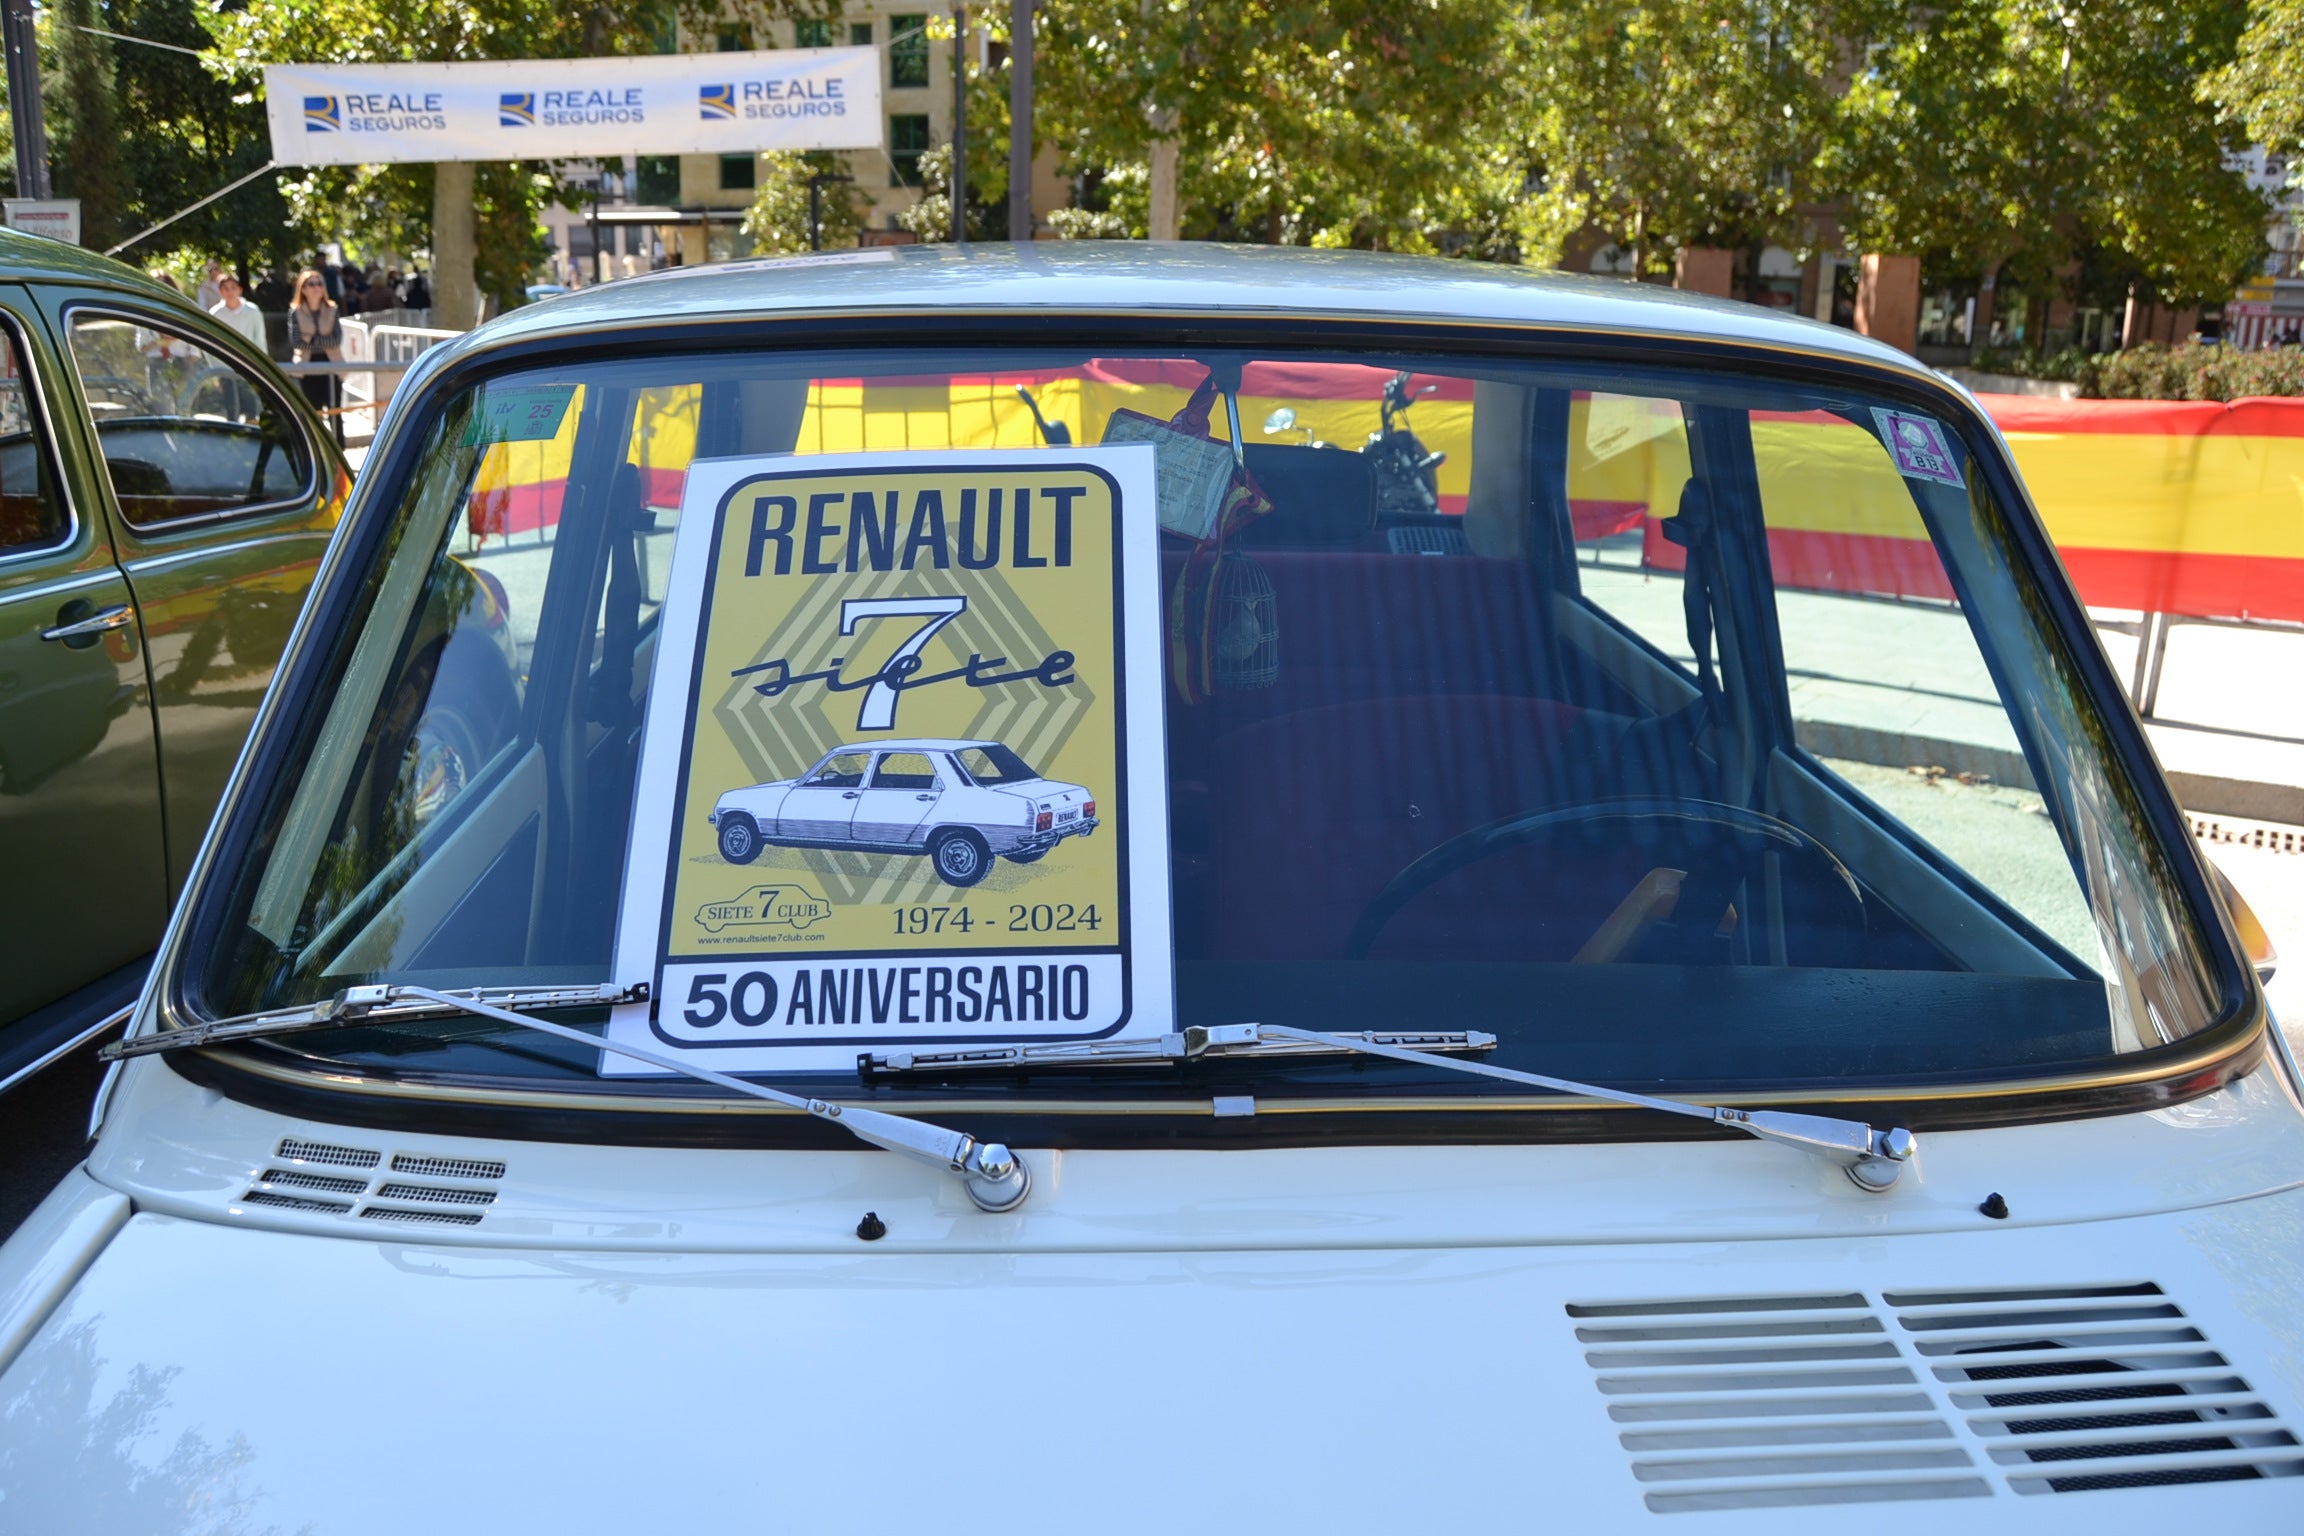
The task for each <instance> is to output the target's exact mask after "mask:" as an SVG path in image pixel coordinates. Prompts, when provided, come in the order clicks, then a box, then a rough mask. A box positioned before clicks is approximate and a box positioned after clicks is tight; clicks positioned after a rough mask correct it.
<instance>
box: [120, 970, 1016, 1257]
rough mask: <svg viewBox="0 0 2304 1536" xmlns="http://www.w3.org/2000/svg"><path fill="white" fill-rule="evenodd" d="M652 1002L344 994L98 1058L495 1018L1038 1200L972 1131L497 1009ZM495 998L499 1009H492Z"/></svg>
mask: <svg viewBox="0 0 2304 1536" xmlns="http://www.w3.org/2000/svg"><path fill="white" fill-rule="evenodd" d="M646 996H647V993H646V991H645V990H643V989H640V988H621V987H614V986H603V987H570V988H558V989H554V988H537V989H527V990H518V991H512V990H506V991H499V992H495V993H488V994H482V993H478V992H474V993H456V992H435V991H434V990H432V989H431V988H430V987H407V986H365V987H346V988H345V989H344V990H343V991H341V992H339V993H337V994H336V995H335V996H334V997H331V998H328V999H326V1000H324V1001H322V1002H320V1003H318V1004H315V1005H314V1006H312V1007H310V1008H303V1009H294V1010H287V1011H283V1012H278V1013H268V1014H254V1015H250V1016H248V1017H245V1018H238V1019H219V1020H217V1021H215V1022H213V1023H209V1024H194V1025H188V1026H186V1027H185V1028H182V1029H172V1030H164V1031H162V1032H160V1033H157V1034H150V1035H138V1036H137V1037H135V1038H134V1039H131V1040H121V1041H117V1042H115V1043H114V1044H112V1045H109V1046H106V1047H105V1048H104V1050H103V1051H102V1052H100V1053H99V1054H100V1055H102V1056H104V1057H105V1058H107V1059H110V1060H118V1059H119V1058H121V1057H123V1056H143V1055H149V1054H151V1053H153V1052H156V1051H173V1050H189V1049H191V1048H192V1047H194V1046H200V1045H218V1044H223V1043H226V1042H229V1041H234V1040H252V1039H262V1038H267V1037H270V1036H274V1035H283V1034H293V1033H296V1032H298V1031H300V1030H306V1029H325V1028H341V1027H343V1026H344V1025H346V1024H353V1023H395V1022H404V1021H407V1020H411V1019H416V1018H423V1017H436V1016H438V1015H441V1014H449V1013H466V1014H471V1015H473V1016H474V1017H476V1018H483V1019H492V1020H494V1021H495V1022H497V1023H499V1024H511V1025H515V1026H517V1027H519V1028H521V1029H532V1030H535V1031H537V1032H538V1033H540V1034H547V1035H553V1036H556V1037H558V1038H559V1039H562V1040H570V1041H574V1042H575V1043H576V1044H578V1045H584V1046H591V1047H594V1048H596V1049H599V1050H604V1051H614V1052H615V1053H616V1054H617V1055H619V1056H629V1057H631V1058H632V1059H633V1060H634V1061H644V1062H646V1063H648V1065H650V1066H652V1067H662V1068H663V1069H664V1070H665V1071H667V1072H678V1073H681V1074H683V1075H684V1076H688V1077H693V1078H695V1079H697V1080H698V1081H699V1082H706V1083H710V1084H712V1085H713V1086H714V1087H716V1088H724V1089H726V1090H727V1091H728V1092H730V1093H738V1094H743V1095H745V1096H747V1097H749V1098H755V1099H765V1100H767V1101H768V1102H769V1103H771V1104H781V1105H783V1106H784V1107H785V1108H786V1109H796V1110H799V1111H801V1112H803V1113H805V1114H809V1115H813V1116H815V1117H816V1118H817V1119H819V1120H829V1121H830V1122H832V1123H833V1124H834V1125H837V1126H839V1127H840V1128H841V1129H843V1130H845V1131H846V1132H848V1134H849V1135H851V1136H854V1137H856V1138H857V1139H858V1140H860V1141H867V1142H870V1143H871V1144H872V1145H873V1146H876V1147H881V1148H884V1149H886V1150H887V1151H890V1152H896V1153H900V1154H902V1155H903V1156H905V1157H909V1158H911V1159H912V1160H914V1161H915V1162H921V1163H926V1164H928V1165H930V1166H931V1167H935V1168H940V1169H942V1170H943V1171H945V1172H946V1173H949V1174H951V1175H952V1176H953V1177H954V1178H957V1179H958V1180H960V1182H961V1184H962V1186H963V1187H965V1188H966V1189H967V1191H968V1198H969V1199H971V1200H973V1201H975V1202H976V1204H977V1206H978V1208H980V1209H982V1210H987V1211H1012V1210H1014V1209H1015V1208H1016V1207H1018V1206H1019V1205H1022V1204H1023V1203H1024V1199H1025V1197H1026V1196H1027V1195H1029V1194H1031V1193H1032V1170H1031V1169H1029V1168H1027V1167H1025V1165H1024V1160H1023V1159H1022V1158H1020V1157H1018V1156H1016V1154H1015V1153H1013V1152H1011V1151H1009V1150H1008V1148H1006V1147H1004V1146H1002V1145H1001V1144H1000V1143H998V1142H979V1141H978V1140H977V1139H976V1138H975V1137H973V1136H971V1135H969V1134H967V1133H966V1132H965V1131H951V1130H946V1129H945V1128H944V1127H943V1126H940V1125H931V1124H929V1123H928V1122H927V1121H925V1120H915V1119H913V1118H911V1117H910V1116H908V1115H892V1114H889V1113H887V1112H886V1111H884V1110H877V1109H864V1108H861V1107H859V1106H856V1105H848V1104H835V1103H833V1102H831V1101H830V1100H829V1099H817V1098H809V1097H806V1096H804V1095H801V1094H797V1093H785V1092H784V1091H782V1090H781V1089H777V1088H770V1087H767V1086H766V1085H764V1084H761V1083H748V1082H746V1081H744V1080H743V1079H742V1078H739V1077H730V1076H728V1074H726V1073H725V1072H715V1071H713V1070H712V1069H711V1068H710V1067H700V1066H698V1065H696V1064H695V1063H694V1062H691V1061H684V1060H682V1059H681V1058H680V1057H679V1056H676V1055H673V1054H671V1053H669V1052H665V1051H659V1050H656V1049H654V1048H652V1047H649V1046H644V1045H628V1044H625V1043H623V1042H621V1041H614V1040H604V1039H602V1038H601V1037H600V1036H598V1035H588V1034H586V1033H584V1031H582V1030H580V1029H571V1028H569V1027H568V1026H567V1025H565V1024H555V1023H553V1022H552V1021H551V1020H549V1019H536V1018H530V1017H528V1016H527V1015H526V1014H524V1013H515V1012H514V1011H513V1010H512V1008H510V1007H504V1006H500V1004H502V1003H506V1002H510V1003H512V1004H513V1005H514V1006H517V1007H523V1008H544V1007H560V1008H567V1007H581V1006H585V1005H588V1004H599V1003H619V1002H637V1001H640V1000H642V999H644V998H645V997H646ZM489 998H493V999H494V1000H493V1001H490V1000H487V999H489Z"/></svg>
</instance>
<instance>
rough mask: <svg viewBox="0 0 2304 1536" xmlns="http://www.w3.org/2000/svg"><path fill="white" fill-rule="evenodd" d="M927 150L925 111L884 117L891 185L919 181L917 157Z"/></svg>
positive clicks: (918, 159)
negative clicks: (890, 165)
mask: <svg viewBox="0 0 2304 1536" xmlns="http://www.w3.org/2000/svg"><path fill="white" fill-rule="evenodd" d="M927 151H928V114H927V113H925V112H897V113H893V114H891V115H890V117H889V119H888V159H889V161H890V162H891V163H892V164H893V165H894V166H895V179H894V180H892V181H891V182H890V183H889V185H890V186H894V187H916V186H918V185H920V157H921V156H922V155H923V154H926V153H927Z"/></svg>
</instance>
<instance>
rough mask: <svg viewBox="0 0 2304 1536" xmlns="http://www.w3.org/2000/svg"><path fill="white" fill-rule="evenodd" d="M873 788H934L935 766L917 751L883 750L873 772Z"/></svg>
mask: <svg viewBox="0 0 2304 1536" xmlns="http://www.w3.org/2000/svg"><path fill="white" fill-rule="evenodd" d="M872 787H873V788H874V789H934V788H935V787H936V766H935V764H933V763H931V762H929V761H928V759H927V757H926V756H924V755H923V754H921V753H918V752H883V753H882V754H881V755H880V766H879V768H878V769H877V770H875V771H874V772H873V775H872Z"/></svg>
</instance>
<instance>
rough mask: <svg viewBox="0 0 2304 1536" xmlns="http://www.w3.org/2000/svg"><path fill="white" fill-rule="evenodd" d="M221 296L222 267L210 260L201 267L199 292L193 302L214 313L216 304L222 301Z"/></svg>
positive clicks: (222, 282)
mask: <svg viewBox="0 0 2304 1536" xmlns="http://www.w3.org/2000/svg"><path fill="white" fill-rule="evenodd" d="M223 298H224V269H223V268H222V267H220V266H218V265H217V264H216V263H215V262H213V261H212V262H210V263H208V265H207V266H206V267H204V268H202V269H201V272H200V294H199V297H198V298H197V299H196V300H194V302H195V303H197V304H198V305H199V306H200V307H201V308H202V309H204V310H206V311H208V313H210V314H214V313H216V306H217V305H218V304H219V303H221V302H223Z"/></svg>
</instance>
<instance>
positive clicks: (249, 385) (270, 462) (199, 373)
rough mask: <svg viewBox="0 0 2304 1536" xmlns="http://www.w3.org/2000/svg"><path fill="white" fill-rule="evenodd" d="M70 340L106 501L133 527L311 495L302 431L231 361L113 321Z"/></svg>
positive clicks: (82, 327)
mask: <svg viewBox="0 0 2304 1536" xmlns="http://www.w3.org/2000/svg"><path fill="white" fill-rule="evenodd" d="M71 336H72V361H73V363H74V365H75V366H76V367H77V368H78V369H79V372H80V387H81V389H82V391H83V392H84V393H85V394H86V395H87V397H88V410H89V414H90V415H91V416H93V417H94V419H95V423H96V440H97V442H98V444H99V445H100V446H101V448H102V450H103V455H104V468H105V471H106V473H108V474H109V475H110V476H111V479H112V494H113V495H114V497H115V498H117V500H118V502H119V504H120V515H121V516H122V517H124V518H126V519H127V520H128V522H129V523H130V524H131V525H132V526H134V527H137V528H149V527H154V526H158V525H163V524H168V523H177V522H183V521H186V520H187V519H192V518H207V517H216V516H220V515H223V514H227V513H232V512H238V511H241V510H244V509H247V508H252V507H260V506H274V505H277V504H279V503H281V502H284V501H290V500H294V499H296V498H298V497H300V496H302V495H303V494H304V493H305V491H306V490H307V489H308V488H309V487H310V485H311V483H312V452H311V449H310V447H309V446H308V445H307V444H306V442H305V441H304V433H303V431H302V429H301V428H299V427H298V426H297V425H296V422H295V419H294V417H292V416H291V415H290V414H289V411H288V408H287V406H286V405H284V404H283V403H282V402H281V400H280V398H279V396H278V395H276V394H275V393H274V392H273V391H272V390H271V389H270V388H269V387H268V386H266V385H264V384H262V383H260V382H258V381H257V380H256V379H255V378H254V377H253V376H252V375H251V374H250V373H249V372H248V370H246V369H244V368H242V367H241V366H240V364H238V363H237V362H234V361H233V360H231V359H230V358H227V357H224V356H222V355H221V354H219V353H216V352H213V351H211V350H209V349H208V348H207V347H206V346H204V345H202V344H201V343H199V342H197V341H194V340H192V339H191V338H190V337H188V336H186V335H184V334H183V333H181V332H179V331H175V330H172V329H169V328H168V327H166V326H163V325H160V324H157V323H147V322H144V321H141V320H138V321H130V320H126V319H122V318H119V317H117V316H113V315H99V314H78V315H74V316H73V317H72V326H71Z"/></svg>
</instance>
